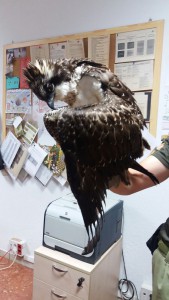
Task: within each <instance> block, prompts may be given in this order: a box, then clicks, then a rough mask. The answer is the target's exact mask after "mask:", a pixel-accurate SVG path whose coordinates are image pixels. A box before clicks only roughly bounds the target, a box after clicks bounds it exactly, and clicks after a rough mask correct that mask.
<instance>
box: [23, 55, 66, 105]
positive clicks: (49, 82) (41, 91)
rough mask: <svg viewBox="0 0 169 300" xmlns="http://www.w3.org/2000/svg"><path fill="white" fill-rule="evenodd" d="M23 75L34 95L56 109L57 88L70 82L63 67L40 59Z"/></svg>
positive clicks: (29, 66) (30, 65)
mask: <svg viewBox="0 0 169 300" xmlns="http://www.w3.org/2000/svg"><path fill="white" fill-rule="evenodd" d="M23 74H24V76H25V78H26V82H27V84H28V86H29V88H30V89H31V90H32V91H33V93H34V94H35V95H36V96H37V97H38V98H39V99H40V100H43V101H45V102H46V103H47V104H48V106H49V107H50V108H52V109H54V99H55V98H56V90H57V87H58V86H59V85H61V83H62V82H63V81H67V80H68V74H67V72H66V70H65V69H64V68H63V67H62V65H61V64H57V63H56V62H54V61H50V60H43V59H42V60H40V59H38V60H36V61H35V63H29V64H28V66H27V67H26V68H25V69H24V70H23ZM58 100H62V99H58Z"/></svg>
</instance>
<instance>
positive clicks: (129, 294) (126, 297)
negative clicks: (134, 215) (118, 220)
mask: <svg viewBox="0 0 169 300" xmlns="http://www.w3.org/2000/svg"><path fill="white" fill-rule="evenodd" d="M123 229H124V210H123V218H122V233H123ZM122 259H123V267H124V275H125V278H123V279H120V280H119V284H118V289H119V292H120V296H121V299H122V300H132V299H135V300H139V298H138V293H137V289H136V287H135V285H134V283H133V282H132V281H130V280H128V279H127V271H126V265H125V260H124V253H123V249H122ZM124 289H125V290H124ZM135 296H136V298H135Z"/></svg>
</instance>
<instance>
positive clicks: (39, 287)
mask: <svg viewBox="0 0 169 300" xmlns="http://www.w3.org/2000/svg"><path fill="white" fill-rule="evenodd" d="M81 299H83V298H81ZM81 299H80V298H77V297H75V296H73V295H71V294H68V293H67V292H65V291H62V290H60V289H58V288H56V287H53V286H50V285H48V284H46V283H44V282H42V281H40V280H37V279H34V283H33V298H32V300H81Z"/></svg>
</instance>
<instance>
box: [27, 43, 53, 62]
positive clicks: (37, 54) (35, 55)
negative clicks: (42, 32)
mask: <svg viewBox="0 0 169 300" xmlns="http://www.w3.org/2000/svg"><path fill="white" fill-rule="evenodd" d="M30 54H31V62H35V60H36V59H49V45H48V44H44V45H38V46H31V47H30Z"/></svg>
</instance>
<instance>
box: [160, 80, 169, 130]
mask: <svg viewBox="0 0 169 300" xmlns="http://www.w3.org/2000/svg"><path fill="white" fill-rule="evenodd" d="M162 129H163V130H169V86H168V85H166V86H165V87H164V96H163V112H162Z"/></svg>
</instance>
